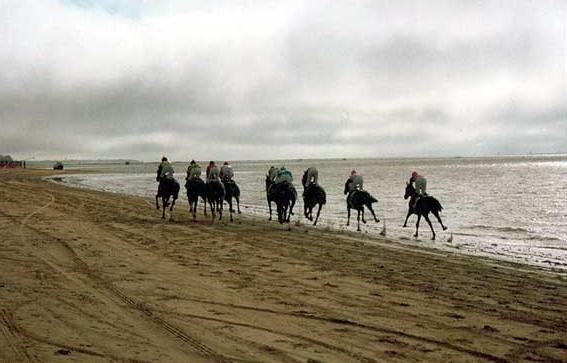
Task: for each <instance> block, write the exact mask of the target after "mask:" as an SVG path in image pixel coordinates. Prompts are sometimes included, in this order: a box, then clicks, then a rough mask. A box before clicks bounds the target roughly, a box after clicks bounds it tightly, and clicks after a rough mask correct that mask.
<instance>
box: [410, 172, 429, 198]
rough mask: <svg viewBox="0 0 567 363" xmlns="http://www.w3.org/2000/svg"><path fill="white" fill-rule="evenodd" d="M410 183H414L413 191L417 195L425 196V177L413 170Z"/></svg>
mask: <svg viewBox="0 0 567 363" xmlns="http://www.w3.org/2000/svg"><path fill="white" fill-rule="evenodd" d="M410 183H414V186H415V192H416V193H417V195H418V196H420V197H426V196H427V192H426V191H427V179H425V177H424V176H423V175H419V174H418V173H417V171H414V172H413V173H411V178H410Z"/></svg>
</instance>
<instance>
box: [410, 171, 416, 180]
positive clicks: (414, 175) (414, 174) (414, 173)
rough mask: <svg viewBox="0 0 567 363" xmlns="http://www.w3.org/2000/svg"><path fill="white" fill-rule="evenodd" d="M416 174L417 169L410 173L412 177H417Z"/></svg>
mask: <svg viewBox="0 0 567 363" xmlns="http://www.w3.org/2000/svg"><path fill="white" fill-rule="evenodd" d="M417 175H418V174H417V171H414V172H413V173H411V177H412V178H413V179H415V178H417Z"/></svg>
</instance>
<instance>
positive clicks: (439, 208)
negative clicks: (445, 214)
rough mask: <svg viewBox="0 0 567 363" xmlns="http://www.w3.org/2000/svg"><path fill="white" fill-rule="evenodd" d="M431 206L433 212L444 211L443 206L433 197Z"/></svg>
mask: <svg viewBox="0 0 567 363" xmlns="http://www.w3.org/2000/svg"><path fill="white" fill-rule="evenodd" d="M429 205H430V206H431V211H432V212H441V211H442V210H443V206H442V205H441V203H439V201H438V200H437V199H435V198H433V197H431V202H430V204H429Z"/></svg>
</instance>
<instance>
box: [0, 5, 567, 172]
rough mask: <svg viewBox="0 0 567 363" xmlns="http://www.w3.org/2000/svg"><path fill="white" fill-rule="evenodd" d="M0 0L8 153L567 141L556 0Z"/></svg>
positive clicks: (449, 152) (348, 150) (275, 153)
mask: <svg viewBox="0 0 567 363" xmlns="http://www.w3.org/2000/svg"><path fill="white" fill-rule="evenodd" d="M0 2H1V6H0V44H1V46H0V129H1V132H0V154H10V155H12V156H14V157H15V158H19V159H22V158H25V159H31V158H35V159H92V158H129V159H137V160H147V161H152V160H157V159H159V158H160V157H161V156H162V155H167V156H168V157H169V158H170V159H173V160H189V159H193V158H194V159H199V160H209V159H217V160H243V159H294V158H337V157H338V158H341V157H348V158H352V157H443V156H449V157H450V156H482V155H496V154H526V153H530V152H532V153H554V152H567V131H566V130H567V21H565V19H567V1H546V0H538V1H535V0H532V1H522V0H517V1H478V0H463V1H459V0H448V1H417V0H416V1H404V0H401V1H393V0H392V1H380V0H371V1H356V0H353V1H346V0H345V1H339V0H333V1H323V0H310V1H304V0H302V1H295V0H283V1H271V0H262V1H238V0H231V1H223V0H208V1H205V0H195V1H191V0H183V1H181V0H145V1H144V0H138V1H134V0H115V1H112V0H98V1H97V0H34V1H32V0H0Z"/></svg>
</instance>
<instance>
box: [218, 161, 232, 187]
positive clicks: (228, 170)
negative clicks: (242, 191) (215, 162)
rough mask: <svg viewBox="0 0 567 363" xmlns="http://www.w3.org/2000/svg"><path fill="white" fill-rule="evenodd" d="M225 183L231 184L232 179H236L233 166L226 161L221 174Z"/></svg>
mask: <svg viewBox="0 0 567 363" xmlns="http://www.w3.org/2000/svg"><path fill="white" fill-rule="evenodd" d="M219 176H220V178H221V180H222V181H223V183H227V182H231V181H232V178H233V177H234V171H232V166H231V165H230V164H229V162H228V161H225V162H224V163H223V165H222V167H221V168H220V174H219Z"/></svg>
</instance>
